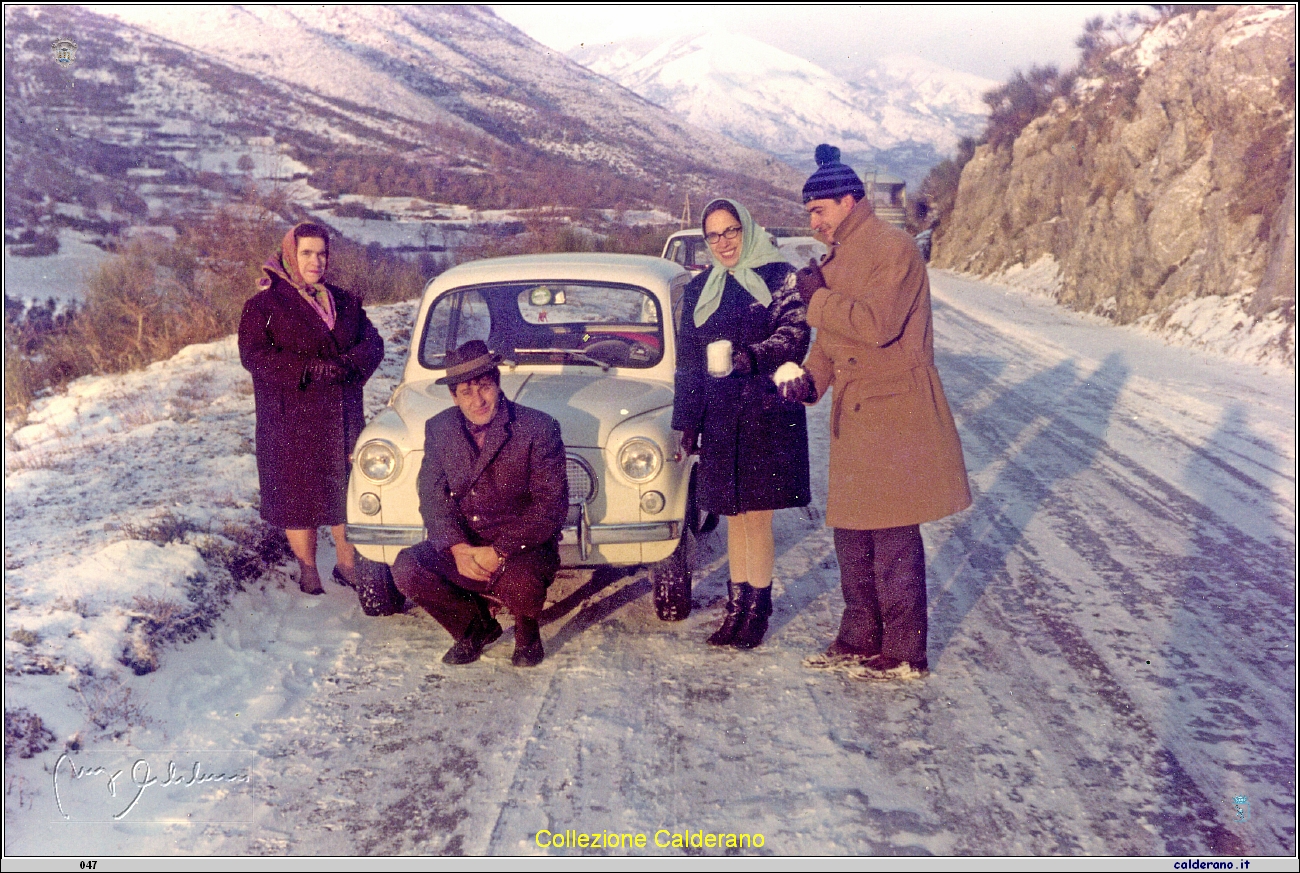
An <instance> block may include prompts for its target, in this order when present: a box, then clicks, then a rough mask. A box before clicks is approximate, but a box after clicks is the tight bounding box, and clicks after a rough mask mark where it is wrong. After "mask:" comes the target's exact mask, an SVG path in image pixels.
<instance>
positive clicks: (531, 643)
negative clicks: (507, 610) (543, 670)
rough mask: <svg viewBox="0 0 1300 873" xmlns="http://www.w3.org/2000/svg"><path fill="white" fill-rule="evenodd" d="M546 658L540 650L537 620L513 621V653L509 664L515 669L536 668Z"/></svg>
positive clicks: (521, 619)
mask: <svg viewBox="0 0 1300 873" xmlns="http://www.w3.org/2000/svg"><path fill="white" fill-rule="evenodd" d="M545 657H546V651H545V650H544V649H543V648H542V632H541V629H540V628H539V627H538V626H537V620H536V619H532V618H519V619H516V620H515V653H514V654H513V655H511V656H510V663H511V664H514V665H515V666H516V667H536V666H537V665H538V664H540V663H542V659H543V658H545Z"/></svg>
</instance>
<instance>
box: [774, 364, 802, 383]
mask: <svg viewBox="0 0 1300 873" xmlns="http://www.w3.org/2000/svg"><path fill="white" fill-rule="evenodd" d="M801 376H803V367H801V366H799V365H798V364H796V363H795V362H794V361H786V362H785V363H784V364H782V365H781V366H779V367H777V368H776V372H775V373H773V374H772V381H773V382H775V383H776V384H777V385H786V384H788V383H790V382H793V381H794V380H795V379H798V378H800V377H801Z"/></svg>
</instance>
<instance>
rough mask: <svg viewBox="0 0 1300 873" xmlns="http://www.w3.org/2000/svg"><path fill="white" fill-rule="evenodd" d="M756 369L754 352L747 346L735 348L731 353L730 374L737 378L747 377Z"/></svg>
mask: <svg viewBox="0 0 1300 873" xmlns="http://www.w3.org/2000/svg"><path fill="white" fill-rule="evenodd" d="M757 369H758V367H757V366H756V364H755V363H754V350H753V349H751V348H750V347H749V346H736V348H735V350H734V351H732V353H731V372H733V373H735V374H736V375H738V376H748V375H749V374H750V373H752V372H754V371H755V370H757Z"/></svg>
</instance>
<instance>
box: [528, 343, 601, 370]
mask: <svg viewBox="0 0 1300 873" xmlns="http://www.w3.org/2000/svg"><path fill="white" fill-rule="evenodd" d="M514 352H515V354H516V355H564V356H565V357H569V358H576V359H577V360H579V361H581V362H582V363H584V364H594V365H596V366H597V367H600V369H601V371H602V372H606V373H607V372H609V366H610V365H609V364H608V363H607V362H605V361H601V360H598V359H596V358H593V357H592V356H591V355H588V354H587V353H586V352H580V351H578V350H577V349H515V350H514Z"/></svg>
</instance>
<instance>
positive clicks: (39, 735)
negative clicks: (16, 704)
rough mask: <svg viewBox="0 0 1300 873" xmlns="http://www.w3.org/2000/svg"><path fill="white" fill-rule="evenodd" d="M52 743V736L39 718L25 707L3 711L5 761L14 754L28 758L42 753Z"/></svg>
mask: <svg viewBox="0 0 1300 873" xmlns="http://www.w3.org/2000/svg"><path fill="white" fill-rule="evenodd" d="M53 742H54V734H52V733H50V729H49V728H47V727H46V726H45V722H43V721H41V717H40V716H39V715H36V714H35V713H34V712H31V711H30V710H28V709H27V708H26V707H20V708H18V709H14V710H9V709H6V710H5V760H6V761H8V760H9V756H10V755H11V754H13V753H14V752H17V753H18V757H20V758H30V757H32V756H33V755H37V754H39V753H41V752H44V751H45V750H46V749H48V748H49V747H50V744H51V743H53Z"/></svg>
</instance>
